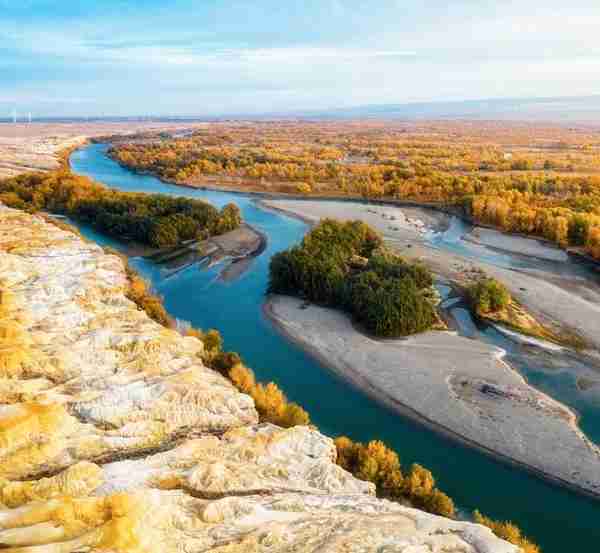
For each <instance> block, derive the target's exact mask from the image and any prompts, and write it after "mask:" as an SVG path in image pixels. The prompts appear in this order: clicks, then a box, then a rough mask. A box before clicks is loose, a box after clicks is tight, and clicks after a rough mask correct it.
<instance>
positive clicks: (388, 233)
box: [261, 200, 600, 349]
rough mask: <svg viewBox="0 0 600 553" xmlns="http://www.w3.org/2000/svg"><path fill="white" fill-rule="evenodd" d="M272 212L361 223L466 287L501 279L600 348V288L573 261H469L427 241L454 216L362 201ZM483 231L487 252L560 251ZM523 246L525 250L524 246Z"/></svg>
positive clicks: (536, 311)
mask: <svg viewBox="0 0 600 553" xmlns="http://www.w3.org/2000/svg"><path fill="white" fill-rule="evenodd" d="M261 204H262V205H264V206H266V207H267V208H269V209H277V210H280V211H283V212H285V213H287V214H289V215H293V216H296V217H301V218H303V219H304V220H308V221H312V222H316V221H318V220H319V219H321V218H323V217H333V218H336V219H342V220H350V219H360V220H362V221H365V222H366V223H368V224H370V225H372V226H373V227H374V228H376V229H377V230H379V231H380V232H381V233H382V234H383V236H384V238H385V239H386V240H387V241H388V243H389V244H390V245H392V246H394V247H395V248H396V249H397V251H399V253H401V254H402V255H404V256H405V257H407V258H411V259H418V260H421V261H423V262H425V263H426V264H427V265H428V266H429V267H430V268H431V269H432V270H433V271H434V272H435V273H436V274H437V275H439V276H440V277H442V278H444V279H446V280H449V281H451V282H455V283H458V284H465V283H466V282H467V279H468V277H469V275H472V274H474V272H477V271H484V272H485V273H486V274H488V275H490V276H492V277H494V278H497V279H499V280H501V281H502V282H503V283H504V284H505V285H506V286H507V288H508V289H509V290H510V292H511V294H512V295H513V297H514V298H515V299H516V300H517V301H518V302H520V303H521V304H522V305H523V306H524V307H525V308H526V309H527V310H528V311H529V312H530V313H531V314H532V315H533V316H535V317H536V318H537V319H538V320H539V321H540V322H541V323H543V324H547V325H550V326H551V327H553V328H554V329H555V330H556V331H557V332H560V331H568V332H570V333H575V334H578V335H580V336H581V337H583V338H584V340H585V341H586V342H587V343H588V344H589V346H590V347H593V348H595V349H600V334H599V333H598V331H597V329H598V328H600V286H599V285H597V284H594V283H591V282H590V281H589V280H587V279H584V278H583V277H581V276H580V275H578V274H577V272H576V271H575V270H574V268H573V266H572V265H571V264H569V263H564V264H562V265H560V264H558V266H559V267H561V271H560V272H556V271H554V272H552V271H549V270H548V268H547V266H546V265H544V264H543V263H539V267H540V268H539V269H518V270H515V269H507V268H503V267H498V266H496V265H492V264H491V263H485V262H483V261H478V260H477V261H476V260H473V259H470V258H466V257H464V256H462V255H459V254H457V253H453V252H450V251H446V250H443V249H440V248H436V247H433V246H432V244H431V243H430V242H429V241H428V240H427V236H428V231H434V230H436V228H437V229H439V228H440V227H442V228H443V225H444V224H447V220H448V216H447V215H446V214H444V213H437V212H435V211H433V210H429V209H419V208H404V207H402V208H400V207H397V208H395V207H388V206H385V207H383V206H370V205H367V204H364V203H363V204H360V203H353V204H350V203H347V202H334V201H327V202H319V201H301V200H300V201H296V200H269V201H262V202H261ZM384 211H385V212H386V213H387V212H390V213H395V214H396V220H393V221H391V220H390V219H389V218H387V217H386V218H383V217H382V213H383V212H384ZM400 212H404V213H405V220H406V219H410V220H413V221H414V220H420V221H421V222H422V223H423V225H417V226H416V227H415V226H414V225H411V224H399V223H398V221H400V222H401V221H402V218H401V215H400V214H399V213H400ZM474 230H475V231H477V232H478V233H479V240H480V242H481V243H480V244H479V245H478V247H481V248H482V250H481V251H482V254H483V253H484V252H485V244H484V241H485V242H490V245H491V246H492V247H494V248H496V249H499V250H503V251H507V252H511V251H512V252H517V253H518V254H519V255H521V256H522V257H524V258H526V257H528V256H527V255H525V254H527V253H529V254H530V256H529V257H530V259H532V260H533V261H534V262H536V260H539V259H540V258H545V259H546V260H548V259H549V258H550V257H552V256H554V255H556V251H555V249H554V248H551V247H550V246H548V245H545V244H543V243H541V242H537V241H535V240H531V239H528V238H524V237H518V236H508V235H503V234H501V233H496V232H495V231H493V232H491V233H490V232H489V231H488V230H487V229H480V228H478V227H476V228H475V229H474ZM520 244H521V245H522V246H520Z"/></svg>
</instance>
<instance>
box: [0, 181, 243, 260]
mask: <svg viewBox="0 0 600 553" xmlns="http://www.w3.org/2000/svg"><path fill="white" fill-rule="evenodd" d="M0 202H2V203H4V204H5V205H8V206H10V207H15V208H17V209H23V210H26V211H30V212H36V211H39V210H44V211H51V212H53V213H62V214H66V215H69V216H71V217H73V218H75V219H77V220H79V221H83V222H87V223H90V224H92V225H93V226H95V227H96V228H98V229H99V230H100V231H102V232H105V233H106V234H109V235H111V236H114V237H116V238H119V239H122V240H132V241H135V242H139V243H141V244H146V245H149V246H153V247H158V248H163V247H168V246H175V245H177V244H179V243H180V242H182V241H186V240H199V239H205V238H208V237H209V236H212V235H215V234H222V233H224V232H227V231H229V230H233V229H236V228H237V227H239V225H240V223H241V216H240V211H239V208H238V207H237V206H236V205H234V204H229V205H226V206H225V207H224V208H223V209H222V210H220V211H219V210H217V209H216V208H215V207H213V206H212V205H210V204H208V203H206V202H203V201H201V200H195V199H190V198H183V197H172V196H167V195H164V194H145V193H134V192H120V191H116V190H111V189H109V188H107V187H105V186H103V185H101V184H99V183H96V182H94V181H92V180H90V179H88V178H86V177H81V176H77V175H73V174H72V173H71V172H70V171H68V170H66V169H63V170H60V171H56V172H53V173H47V174H46V173H29V174H24V175H20V176H17V177H14V178H10V179H5V180H2V181H0Z"/></svg>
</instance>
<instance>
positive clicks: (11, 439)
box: [0, 206, 518, 553]
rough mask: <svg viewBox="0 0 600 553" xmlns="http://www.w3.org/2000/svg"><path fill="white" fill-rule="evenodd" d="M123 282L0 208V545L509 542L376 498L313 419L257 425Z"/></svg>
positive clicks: (360, 547)
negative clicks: (309, 423) (286, 425)
mask: <svg viewBox="0 0 600 553" xmlns="http://www.w3.org/2000/svg"><path fill="white" fill-rule="evenodd" d="M126 290H127V279H126V276H125V271H124V268H123V265H122V262H121V260H120V259H119V258H118V257H116V256H113V255H108V254H106V253H105V252H104V251H103V250H102V249H101V248H100V247H99V246H96V245H94V244H90V243H87V242H85V241H83V240H82V239H80V238H79V237H77V236H76V235H75V234H73V233H71V232H68V231H64V230H61V229H59V228H58V227H56V226H54V225H52V224H50V223H48V222H46V221H45V220H43V219H42V218H40V217H36V216H32V215H28V214H25V213H22V212H20V211H16V210H13V209H8V208H6V207H3V206H0V373H1V374H0V548H2V549H4V550H5V551H7V552H13V553H15V552H19V553H25V552H30V553H71V552H73V553H75V552H83V551H85V552H111V553H117V552H119V553H122V552H128V553H165V552H170V551H174V552H175V551H176V552H181V553H183V552H185V553H195V552H205V551H211V552H222V553H225V552H227V553H234V552H247V551H254V552H265V553H266V552H283V551H297V552H300V551H303V552H304V551H306V552H308V551H311V552H313V551H320V552H321V551H322V552H353V551H356V552H358V551H361V552H363V551H364V552H367V551H373V552H374V551H386V552H390V553H391V552H398V553H421V552H427V553H436V552H438V553H441V552H444V553H517V551H518V549H517V548H516V547H515V546H513V545H510V544H508V543H506V542H504V541H502V540H500V539H498V538H496V537H495V536H494V535H493V534H492V532H491V531H490V530H489V529H487V528H485V527H483V526H479V525H476V524H472V523H466V522H458V521H452V520H449V519H445V518H441V517H438V516H434V515H430V514H427V513H424V512H421V511H418V510H416V509H412V508H408V507H404V506H402V505H399V504H397V503H392V502H389V501H385V500H380V499H377V498H376V497H375V496H374V489H373V487H372V485H371V484H369V483H366V482H363V481H361V480H357V479H356V478H354V477H353V476H352V475H350V474H349V473H347V472H345V471H344V470H343V469H341V468H340V467H339V466H337V465H336V464H335V455H336V451H335V446H334V444H333V442H332V440H331V439H330V438H328V437H326V436H323V435H322V434H320V433H319V432H317V431H316V430H314V429H312V428H308V427H294V428H291V429H281V428H278V427H276V426H273V425H270V424H260V423H259V421H258V416H257V413H256V410H255V408H254V404H253V401H252V399H251V398H250V397H249V396H246V395H244V394H241V393H239V392H238V391H237V390H236V389H235V388H234V387H233V386H232V385H231V384H230V382H229V381H227V380H226V379H224V378H223V377H221V376H220V375H219V374H217V373H216V372H214V371H212V370H211V369H209V368H207V367H206V366H205V365H204V363H203V362H202V352H203V344H202V342H201V341H199V340H198V339H197V338H194V337H184V336H181V335H180V334H179V333H177V332H176V331H173V330H169V329H166V328H164V327H162V326H160V325H159V324H157V323H155V322H153V321H152V320H151V319H150V318H149V317H148V316H147V315H146V314H145V313H144V312H143V311H140V310H139V309H138V308H137V306H136V305H135V304H134V303H133V302H131V301H130V300H129V299H127V298H126V295H125V294H126Z"/></svg>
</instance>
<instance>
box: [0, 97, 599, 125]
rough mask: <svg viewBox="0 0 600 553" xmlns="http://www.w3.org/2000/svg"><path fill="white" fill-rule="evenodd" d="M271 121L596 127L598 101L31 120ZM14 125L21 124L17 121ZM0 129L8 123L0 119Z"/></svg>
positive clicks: (468, 102)
mask: <svg viewBox="0 0 600 553" xmlns="http://www.w3.org/2000/svg"><path fill="white" fill-rule="evenodd" d="M271 119H308V120H322V119H325V120H345V119H405V120H406V119H472V120H486V119H487V120H501V121H551V122H562V123H569V122H572V123H592V124H597V123H600V95H596V96H579V97H578V96H573V97H564V98H491V99H482V100H464V101H451V102H411V103H403V104H381V105H376V104H374V105H365V106H356V107H347V108H339V109H335V108H331V109H323V110H297V111H293V112H264V113H262V114H256V113H254V114H249V113H243V112H241V113H236V114H227V115H225V114H218V113H213V114H196V115H179V116H160V115H155V116H153V115H149V116H135V115H132V116H130V117H86V118H84V117H37V118H35V120H34V122H36V123H82V122H88V123H105V122H119V123H129V122H140V121H143V122H149V123H185V122H193V121H223V120H229V121H233V120H246V121H265V120H271ZM19 122H21V123H23V122H24V121H23V119H21V120H20V121H19ZM0 123H12V118H3V117H0Z"/></svg>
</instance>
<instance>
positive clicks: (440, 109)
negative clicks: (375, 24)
mask: <svg viewBox="0 0 600 553" xmlns="http://www.w3.org/2000/svg"><path fill="white" fill-rule="evenodd" d="M303 115H304V116H305V117H309V118H315V119H320V118H326V119H361V118H373V119H492V120H494V119H497V120H526V121H530V120H531V121H557V122H569V121H572V122H590V123H600V95H598V96H587V97H565V98H506V99H486V100H465V101H456V102H415V103H407V104H385V105H367V106H358V107H353V108H343V109H335V110H327V111H323V112H314V113H304V114H303Z"/></svg>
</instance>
